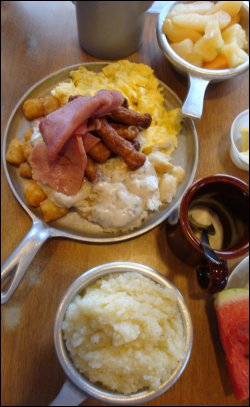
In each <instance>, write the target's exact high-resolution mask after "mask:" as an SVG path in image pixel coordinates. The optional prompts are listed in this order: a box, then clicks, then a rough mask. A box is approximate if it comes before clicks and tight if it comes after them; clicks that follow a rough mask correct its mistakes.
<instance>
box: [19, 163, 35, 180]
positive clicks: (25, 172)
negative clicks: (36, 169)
mask: <svg viewBox="0 0 250 407" xmlns="http://www.w3.org/2000/svg"><path fill="white" fill-rule="evenodd" d="M19 174H20V176H21V177H23V178H32V169H31V166H30V165H29V163H27V162H25V163H22V164H21V165H20V167H19Z"/></svg>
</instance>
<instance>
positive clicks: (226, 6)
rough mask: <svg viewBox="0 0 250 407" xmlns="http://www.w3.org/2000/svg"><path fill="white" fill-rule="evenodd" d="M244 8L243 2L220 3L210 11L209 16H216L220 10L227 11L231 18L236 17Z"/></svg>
mask: <svg viewBox="0 0 250 407" xmlns="http://www.w3.org/2000/svg"><path fill="white" fill-rule="evenodd" d="M241 6H242V1H218V2H217V3H216V4H215V5H214V7H213V8H212V9H210V10H208V14H214V13H216V12H217V11H219V10H223V11H226V12H227V13H228V14H230V16H231V17H234V16H235V15H236V14H237V13H238V12H239V11H240V8H241Z"/></svg>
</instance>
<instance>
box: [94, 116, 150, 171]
mask: <svg viewBox="0 0 250 407" xmlns="http://www.w3.org/2000/svg"><path fill="white" fill-rule="evenodd" d="M100 123H101V127H100V129H98V130H97V133H98V135H99V136H100V137H101V138H102V140H103V141H104V143H105V144H106V145H107V147H108V148H109V149H110V150H111V151H112V152H113V153H115V154H118V155H120V156H121V157H122V158H123V159H124V161H125V162H126V164H127V165H128V167H129V168H130V169H131V170H137V169H138V168H140V167H141V166H142V165H143V164H144V162H145V160H146V156H145V155H144V154H142V153H141V152H140V151H136V149H135V148H134V147H133V145H132V144H131V143H130V142H129V141H128V140H125V139H123V138H122V137H121V136H119V134H117V132H116V131H115V129H113V127H111V126H110V124H109V123H108V121H107V120H106V119H100Z"/></svg>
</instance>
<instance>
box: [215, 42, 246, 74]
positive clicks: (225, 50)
mask: <svg viewBox="0 0 250 407" xmlns="http://www.w3.org/2000/svg"><path fill="white" fill-rule="evenodd" d="M221 53H222V55H224V56H225V57H226V59H227V60H228V64H229V66H230V67H231V68H233V67H235V66H238V65H240V64H243V62H245V61H247V59H248V54H247V53H246V52H245V51H243V49H241V48H240V47H239V45H238V44H237V42H236V41H233V42H230V43H229V44H224V45H223V47H222V49H221Z"/></svg>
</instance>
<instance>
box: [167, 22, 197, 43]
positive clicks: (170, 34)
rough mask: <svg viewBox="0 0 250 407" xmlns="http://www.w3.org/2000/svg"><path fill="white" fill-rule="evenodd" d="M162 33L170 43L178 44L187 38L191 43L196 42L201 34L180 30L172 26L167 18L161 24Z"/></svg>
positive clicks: (184, 29)
mask: <svg viewBox="0 0 250 407" xmlns="http://www.w3.org/2000/svg"><path fill="white" fill-rule="evenodd" d="M163 32H164V33H165V34H166V36H167V38H168V39H169V40H170V41H171V42H180V41H183V40H185V39H187V38H189V39H190V40H192V41H193V42H195V41H197V40H198V39H199V38H201V34H200V33H198V32H197V31H194V30H190V29H186V28H180V27H178V26H176V25H175V24H173V22H172V20H171V19H170V18H167V19H166V20H165V21H164V23H163Z"/></svg>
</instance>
